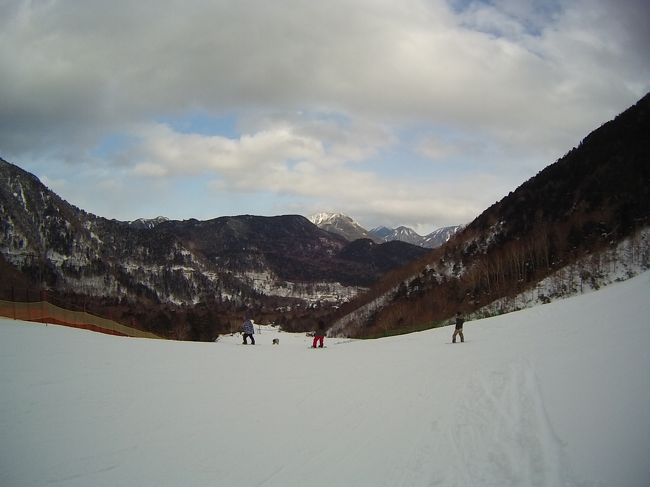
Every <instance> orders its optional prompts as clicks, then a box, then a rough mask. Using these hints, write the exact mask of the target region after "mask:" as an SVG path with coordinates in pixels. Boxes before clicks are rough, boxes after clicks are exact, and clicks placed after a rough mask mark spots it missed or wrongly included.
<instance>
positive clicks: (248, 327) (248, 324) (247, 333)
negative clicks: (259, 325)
mask: <svg viewBox="0 0 650 487" xmlns="http://www.w3.org/2000/svg"><path fill="white" fill-rule="evenodd" d="M242 333H243V334H244V343H243V344H242V345H248V338H249V337H250V339H251V345H255V338H254V337H253V335H254V334H255V327H254V326H253V321H252V320H251V319H250V318H248V317H246V319H245V320H244V324H243V325H242Z"/></svg>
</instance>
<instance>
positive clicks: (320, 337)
mask: <svg viewBox="0 0 650 487" xmlns="http://www.w3.org/2000/svg"><path fill="white" fill-rule="evenodd" d="M324 339H325V337H324V336H323V335H316V336H315V337H314V343H313V344H312V346H311V348H316V343H317V342H319V341H320V345H319V346H320V348H323V340H324Z"/></svg>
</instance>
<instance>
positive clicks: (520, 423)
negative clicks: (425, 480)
mask: <svg viewBox="0 0 650 487" xmlns="http://www.w3.org/2000/svg"><path fill="white" fill-rule="evenodd" d="M451 414H452V415H453V420H452V421H449V422H447V423H446V424H448V425H449V426H448V428H447V431H446V432H444V434H445V435H446V438H445V440H443V441H442V442H441V445H440V446H441V447H443V448H445V450H446V451H441V452H439V454H440V456H441V457H442V458H448V459H449V462H450V465H448V466H447V467H450V468H445V469H443V470H442V471H443V472H446V473H447V474H448V477H447V478H443V477H442V476H440V475H433V476H432V478H431V481H430V485H444V486H467V485H482V486H492V485H494V486H495V487H496V486H498V487H504V486H520V485H528V486H536V487H543V486H549V487H550V486H553V487H557V486H560V487H574V486H576V483H575V482H574V481H573V480H571V477H572V475H571V474H570V472H569V467H568V462H566V461H565V455H564V452H563V446H562V443H561V441H560V439H559V438H558V437H557V435H556V434H555V433H554V431H553V428H552V425H551V424H550V422H549V419H548V416H547V414H546V410H545V408H544V402H543V397H542V392H541V388H540V385H539V381H538V379H537V376H536V374H535V371H534V368H533V367H532V365H531V364H529V363H528V362H526V361H520V362H512V363H510V364H509V366H508V367H507V368H506V369H505V370H502V371H491V372H477V373H475V374H473V375H471V376H470V377H469V378H468V381H467V383H466V385H465V387H464V388H463V389H461V391H460V394H459V397H458V400H457V402H456V404H455V407H454V409H453V411H452V413H451ZM450 477H451V478H450Z"/></svg>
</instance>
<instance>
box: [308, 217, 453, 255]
mask: <svg viewBox="0 0 650 487" xmlns="http://www.w3.org/2000/svg"><path fill="white" fill-rule="evenodd" d="M309 220H310V221H311V222H312V223H313V224H314V225H316V226H317V227H318V228H320V229H322V230H326V231H328V232H332V233H335V234H337V235H341V236H342V237H343V238H345V239H346V240H348V241H350V242H352V241H354V240H357V239H360V238H367V239H370V240H373V241H374V242H377V243H382V242H393V241H400V242H406V243H410V244H412V245H418V246H420V247H425V248H428V249H434V248H436V247H440V246H441V245H442V244H444V243H445V242H447V241H448V240H449V239H450V238H451V237H452V236H453V235H454V234H455V233H456V232H458V231H459V230H461V229H462V228H463V226H462V225H455V226H450V227H443V228H438V229H437V230H434V231H433V232H431V233H429V234H428V235H424V236H422V235H420V234H418V233H417V232H416V231H415V230H413V229H412V228H409V227H405V226H400V227H397V228H388V227H385V226H380V227H377V228H373V229H372V230H366V229H365V228H363V227H362V226H361V225H360V224H359V223H357V222H356V221H354V219H352V218H351V217H349V216H347V215H343V214H341V213H317V214H315V215H312V216H311V217H309Z"/></svg>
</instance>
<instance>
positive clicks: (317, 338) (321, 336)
mask: <svg viewBox="0 0 650 487" xmlns="http://www.w3.org/2000/svg"><path fill="white" fill-rule="evenodd" d="M326 334H327V329H326V328H325V323H323V321H322V320H321V321H319V322H318V327H317V328H316V332H315V333H314V342H313V344H312V346H311V348H316V343H318V342H320V345H319V346H318V348H323V340H325V335H326Z"/></svg>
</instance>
